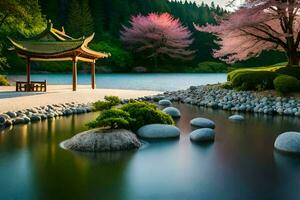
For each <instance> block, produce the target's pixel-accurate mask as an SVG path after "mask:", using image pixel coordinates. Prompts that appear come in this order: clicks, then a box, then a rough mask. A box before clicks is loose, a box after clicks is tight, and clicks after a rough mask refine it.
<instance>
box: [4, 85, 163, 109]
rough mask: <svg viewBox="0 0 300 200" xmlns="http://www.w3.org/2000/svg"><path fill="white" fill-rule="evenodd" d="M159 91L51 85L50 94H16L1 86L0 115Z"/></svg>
mask: <svg viewBox="0 0 300 200" xmlns="http://www.w3.org/2000/svg"><path fill="white" fill-rule="evenodd" d="M158 93H159V92H157V91H145V90H121V89H96V90H92V89H90V86H85V85H79V86H78V90H77V91H76V92H73V91H72V89H71V86H68V85H49V86H48V92H46V93H41V92H33V93H25V92H18V93H17V92H15V87H13V86H0V113H4V112H8V111H18V110H23V109H29V108H33V107H40V106H47V105H53V104H64V103H71V102H74V103H76V104H87V103H91V102H95V101H98V100H102V99H103V98H104V96H109V95H113V96H119V97H120V98H122V99H128V98H138V97H142V96H149V95H155V94H158Z"/></svg>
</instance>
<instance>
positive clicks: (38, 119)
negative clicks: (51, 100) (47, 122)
mask: <svg viewBox="0 0 300 200" xmlns="http://www.w3.org/2000/svg"><path fill="white" fill-rule="evenodd" d="M41 120H42V119H41V117H40V116H39V115H35V114H34V115H32V116H31V117H30V121H32V122H37V121H41Z"/></svg>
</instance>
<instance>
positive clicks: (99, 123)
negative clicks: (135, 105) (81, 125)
mask: <svg viewBox="0 0 300 200" xmlns="http://www.w3.org/2000/svg"><path fill="white" fill-rule="evenodd" d="M133 121H134V120H133V119H132V118H130V115H129V113H127V112H125V111H123V110H120V109H114V108H113V109H110V110H105V111H103V112H102V113H101V114H100V115H99V116H98V117H97V119H96V120H95V121H92V122H90V123H88V124H87V126H88V127H89V128H100V127H102V128H110V129H122V128H125V129H128V128H130V124H131V123H132V122H133Z"/></svg>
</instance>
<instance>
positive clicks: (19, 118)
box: [14, 117, 25, 125]
mask: <svg viewBox="0 0 300 200" xmlns="http://www.w3.org/2000/svg"><path fill="white" fill-rule="evenodd" d="M14 124H16V125H17V124H25V120H24V118H23V117H17V118H16V119H15V120H14Z"/></svg>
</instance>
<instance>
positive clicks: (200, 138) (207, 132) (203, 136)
mask: <svg viewBox="0 0 300 200" xmlns="http://www.w3.org/2000/svg"><path fill="white" fill-rule="evenodd" d="M190 140H191V141H193V142H211V141H214V140H215V131H214V130H213V129H211V128H201V129H197V130H195V131H193V132H191V133H190Z"/></svg>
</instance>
